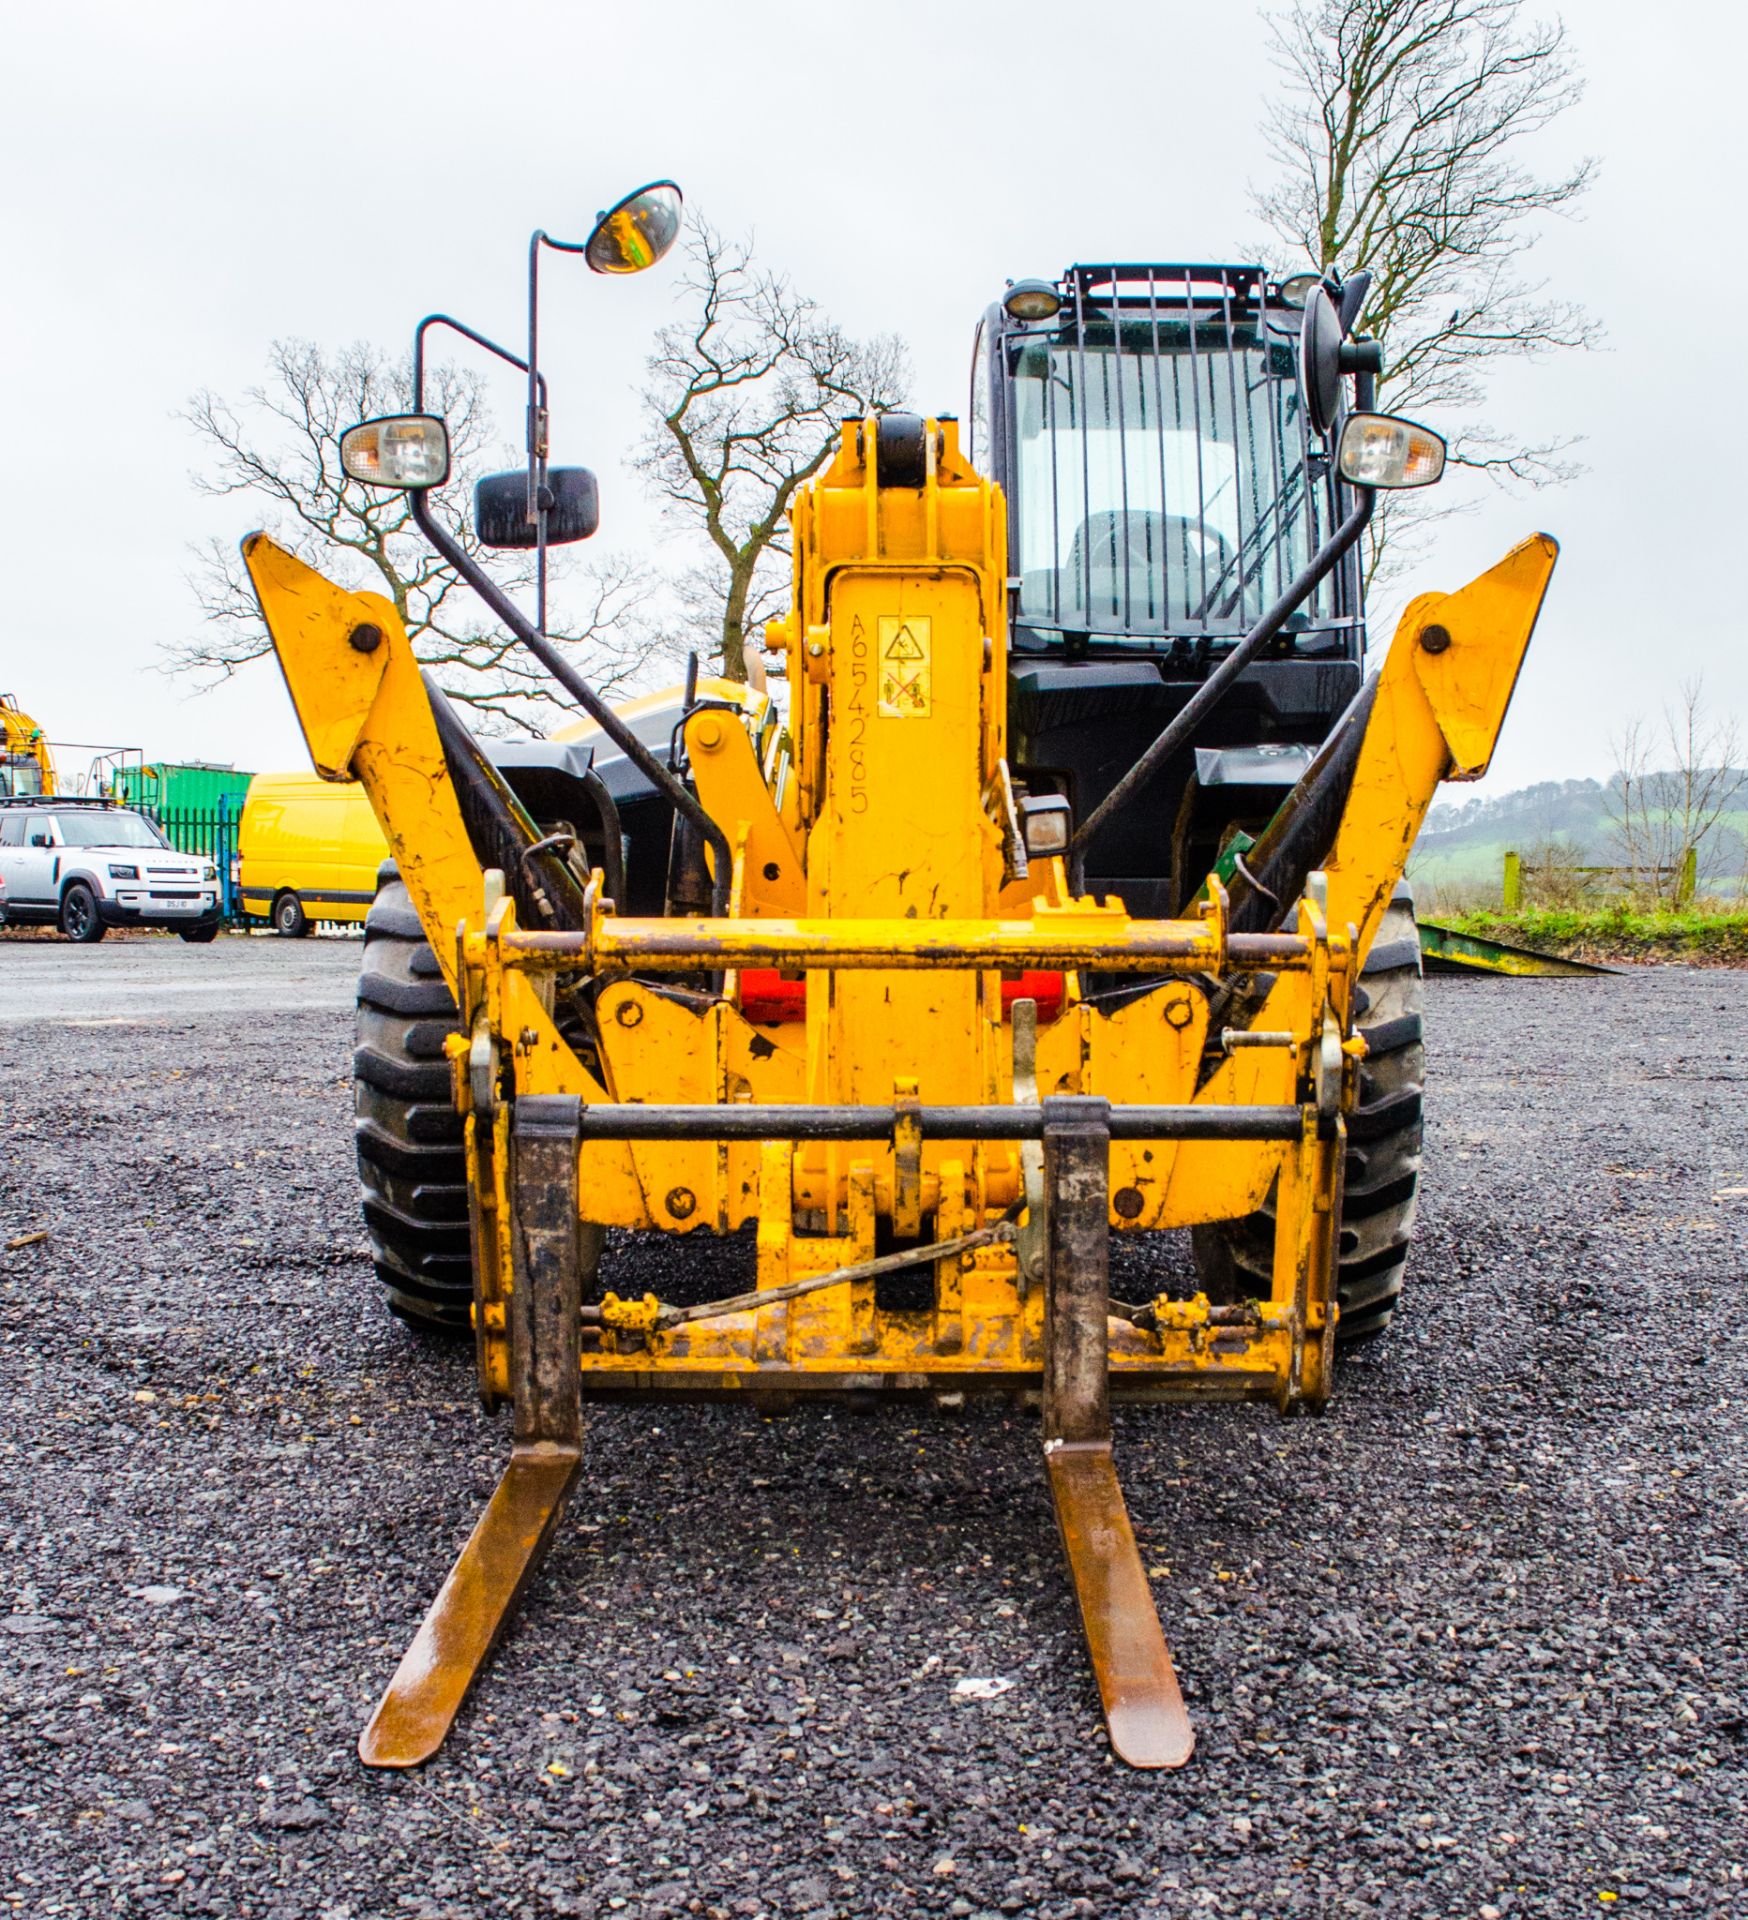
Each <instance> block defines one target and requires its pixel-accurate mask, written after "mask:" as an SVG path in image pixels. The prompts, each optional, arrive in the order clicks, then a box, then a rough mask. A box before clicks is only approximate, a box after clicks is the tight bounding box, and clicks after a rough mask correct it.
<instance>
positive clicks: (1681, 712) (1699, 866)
mask: <svg viewBox="0 0 1748 1920" xmlns="http://www.w3.org/2000/svg"><path fill="white" fill-rule="evenodd" d="M1741 759H1742V734H1741V729H1740V727H1739V726H1738V725H1737V723H1736V721H1735V720H1734V719H1732V718H1728V717H1725V718H1717V717H1714V716H1713V714H1712V713H1711V712H1710V710H1709V708H1708V706H1707V704H1706V698H1705V683H1704V681H1703V680H1700V679H1693V680H1688V681H1684V682H1683V684H1682V687H1681V692H1680V694H1679V696H1678V698H1677V700H1676V702H1675V704H1674V705H1673V706H1669V707H1665V708H1664V709H1663V715H1662V724H1661V726H1653V725H1652V724H1650V723H1649V722H1647V721H1644V720H1635V721H1633V722H1632V724H1631V725H1630V726H1628V727H1627V728H1626V730H1625V732H1623V733H1622V735H1621V736H1620V738H1619V739H1618V740H1617V741H1616V742H1615V774H1614V779H1613V780H1612V781H1611V782H1610V783H1609V787H1608V800H1607V806H1608V815H1609V826H1610V829H1611V831H1612V833H1613V836H1614V840H1615V844H1616V846H1617V848H1618V849H1619V851H1620V854H1621V857H1622V860H1623V862H1624V864H1625V865H1626V866H1627V867H1628V869H1629V870H1630V878H1631V884H1632V888H1633V891H1634V892H1635V893H1646V894H1651V895H1653V896H1655V897H1656V898H1658V899H1659V900H1662V901H1663V902H1665V903H1666V904H1668V905H1671V906H1677V905H1681V904H1683V902H1682V897H1681V896H1682V890H1683V887H1684V884H1685V883H1684V880H1683V870H1684V868H1685V867H1686V865H1687V861H1688V856H1689V854H1690V853H1691V855H1692V857H1693V866H1694V870H1695V872H1696V874H1703V873H1704V872H1705V871H1706V866H1707V856H1708V854H1709V853H1711V852H1712V851H1713V849H1714V847H1715V845H1716V843H1717V842H1719V840H1720V839H1721V837H1722V832H1723V829H1724V828H1725V827H1726V826H1727V824H1728V816H1729V814H1730V813H1731V811H1732V809H1733V808H1735V807H1736V806H1737V805H1738V804H1740V803H1741V802H1742V801H1743V800H1744V799H1748V769H1744V768H1743V767H1742V766H1741V764H1740V762H1741ZM1659 762H1661V763H1662V764H1661V765H1659V764H1658V763H1659Z"/></svg>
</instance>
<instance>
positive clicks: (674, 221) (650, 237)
mask: <svg viewBox="0 0 1748 1920" xmlns="http://www.w3.org/2000/svg"><path fill="white" fill-rule="evenodd" d="M683 210H684V209H683V203H682V201H681V199H680V189H679V188H678V187H677V186H675V185H674V183H673V181H671V180H655V181H652V182H651V183H650V184H649V185H648V186H647V187H639V188H638V190H637V191H636V192H635V193H628V194H627V195H626V196H625V198H624V199H623V200H621V201H620V202H619V204H618V205H617V206H616V207H610V208H609V209H608V210H607V212H605V213H603V214H602V215H601V216H600V217H599V218H598V219H597V220H596V222H595V230H594V232H593V233H591V234H590V235H589V237H588V239H587V240H586V241H585V242H584V243H583V256H584V258H585V259H586V260H587V261H588V263H589V265H590V266H591V267H593V268H594V270H595V271H596V272H597V273H642V271H643V270H644V268H645V267H653V266H654V265H655V263H656V262H657V261H658V260H659V259H660V258H661V257H662V255H663V254H664V253H666V252H667V250H668V249H669V247H671V246H672V245H673V244H674V242H675V241H676V240H677V239H678V238H679V237H680V220H681V217H682V213H683Z"/></svg>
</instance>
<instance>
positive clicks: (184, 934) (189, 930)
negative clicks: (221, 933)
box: [176, 920, 218, 947]
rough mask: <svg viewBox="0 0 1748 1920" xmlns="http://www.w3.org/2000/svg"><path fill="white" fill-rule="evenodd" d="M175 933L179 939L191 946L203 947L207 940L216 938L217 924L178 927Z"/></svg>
mask: <svg viewBox="0 0 1748 1920" xmlns="http://www.w3.org/2000/svg"><path fill="white" fill-rule="evenodd" d="M176 932H177V935H178V937H179V938H181V939H183V940H186V941H188V942H189V944H190V945H191V946H196V947H204V946H205V945H206V943H207V942H208V941H209V940H216V939H217V938H218V922H217V921H216V920H214V921H211V922H209V923H208V924H207V925H206V926H204V927H178V928H177V929H176Z"/></svg>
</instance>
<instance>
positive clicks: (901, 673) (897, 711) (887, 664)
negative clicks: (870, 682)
mask: <svg viewBox="0 0 1748 1920" xmlns="http://www.w3.org/2000/svg"><path fill="white" fill-rule="evenodd" d="M879 639H880V714H881V717H882V718H883V719H887V720H926V719H927V718H928V717H929V711H930V708H931V706H932V704H933V701H932V695H933V671H932V669H933V664H934V662H933V652H934V641H933V639H932V638H931V635H930V622H929V621H928V619H927V618H926V617H923V618H915V619H910V620H894V619H884V618H883V619H882V620H881V621H880V623H879Z"/></svg>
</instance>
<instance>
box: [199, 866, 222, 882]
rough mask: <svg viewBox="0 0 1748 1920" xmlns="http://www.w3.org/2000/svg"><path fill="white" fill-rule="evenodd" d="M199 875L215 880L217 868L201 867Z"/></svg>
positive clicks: (202, 877)
mask: <svg viewBox="0 0 1748 1920" xmlns="http://www.w3.org/2000/svg"><path fill="white" fill-rule="evenodd" d="M200 877H201V879H203V880H216V879H217V878H218V868H217V867H202V868H201V870H200Z"/></svg>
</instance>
